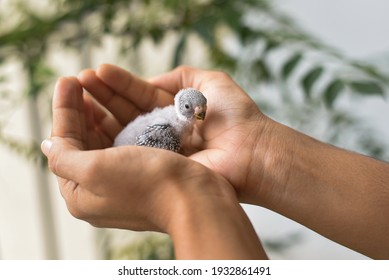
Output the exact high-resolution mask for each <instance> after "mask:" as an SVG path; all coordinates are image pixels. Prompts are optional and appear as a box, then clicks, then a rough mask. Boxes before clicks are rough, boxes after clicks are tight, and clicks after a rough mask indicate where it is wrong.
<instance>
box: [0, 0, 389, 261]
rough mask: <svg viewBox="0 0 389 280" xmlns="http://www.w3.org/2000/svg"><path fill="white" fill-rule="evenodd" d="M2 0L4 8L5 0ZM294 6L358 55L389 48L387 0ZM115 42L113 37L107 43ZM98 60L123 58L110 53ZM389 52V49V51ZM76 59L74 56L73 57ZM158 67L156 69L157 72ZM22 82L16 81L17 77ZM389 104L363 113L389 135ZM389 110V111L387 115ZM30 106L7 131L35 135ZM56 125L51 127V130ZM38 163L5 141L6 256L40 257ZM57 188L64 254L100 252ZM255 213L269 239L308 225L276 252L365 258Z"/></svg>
mask: <svg viewBox="0 0 389 280" xmlns="http://www.w3.org/2000/svg"><path fill="white" fill-rule="evenodd" d="M5 2H6V1H4V2H1V1H0V9H1V5H2V3H5ZM279 3H280V6H282V7H283V8H284V9H285V10H286V11H287V12H289V13H291V14H292V15H294V16H295V17H296V18H297V19H298V20H299V22H300V23H301V25H302V26H303V27H304V28H306V29H307V30H308V31H312V33H313V34H316V35H317V36H318V37H319V38H322V39H323V40H324V41H325V42H328V43H329V44H331V45H333V46H335V47H338V48H339V49H341V50H342V51H344V52H345V53H346V54H347V55H349V56H352V57H355V58H366V57H371V56H372V55H375V54H377V53H380V52H382V51H387V50H389V40H388V34H389V17H388V16H387V12H388V11H389V2H388V1H384V0H369V1H362V0H326V1H324V0H323V1H312V0H289V1H286V0H280V1H279ZM107 48H109V42H108V45H107ZM96 57H98V61H94V63H93V64H94V65H93V66H96V65H98V64H99V63H103V62H111V63H120V62H119V61H117V60H116V58H114V57H110V55H109V51H106V52H104V55H103V56H102V55H101V54H100V56H96ZM387 57H388V56H387ZM70 62H74V63H70ZM53 63H54V64H55V65H58V69H60V73H61V74H62V75H76V74H77V72H78V70H79V68H80V64H79V63H78V62H75V60H74V58H73V60H72V58H71V54H67V53H65V54H60V55H59V54H54V55H53ZM152 74H155V73H152ZM18 83H19V84H20V82H19V81H16V84H18ZM388 106H389V105H388V103H387V102H385V101H383V100H382V99H378V98H377V99H376V100H373V101H370V102H369V103H366V106H364V111H366V112H364V113H365V114H366V115H367V116H368V117H369V118H370V119H371V122H372V123H375V124H377V125H378V126H379V127H380V128H381V129H382V131H383V134H385V135H387V137H389V129H388V128H389V126H387V125H386V123H387V120H388V119H389V116H388V112H389V108H388ZM382 116H384V117H382ZM27 118H28V116H27V113H26V106H24V107H23V108H22V109H21V110H20V111H16V112H13V113H12V114H10V121H9V123H8V127H7V133H9V134H10V135H15V136H18V135H19V136H22V137H24V136H26V137H30V136H29V132H28V129H27V127H26V121H27ZM49 130H50V128H49V127H46V128H45V133H47V135H48V134H49ZM33 168H34V167H33V164H32V163H30V162H28V161H25V160H24V159H23V158H21V157H20V156H18V155H16V154H14V153H13V152H10V151H8V150H7V149H6V148H5V147H4V146H2V145H0V258H1V259H41V258H46V257H47V256H46V255H45V252H44V250H43V248H44V244H45V240H44V239H43V237H42V229H41V228H42V224H41V222H42V221H41V220H40V215H39V211H38V209H39V207H40V205H38V202H37V193H38V189H39V186H38V185H37V184H36V180H35V175H34V171H33V170H34V169H33ZM50 183H51V187H52V189H51V191H52V193H51V195H52V197H53V211H54V217H55V225H56V232H57V233H58V257H59V258H63V259H89V258H96V257H97V255H96V250H95V242H96V241H95V235H94V230H93V228H92V227H91V226H89V225H88V224H87V223H85V222H82V221H78V220H76V219H74V218H72V217H71V216H70V215H69V213H68V212H67V209H66V206H65V205H64V202H63V200H62V198H61V196H60V194H59V192H58V189H57V186H56V183H55V179H54V177H53V176H51V177H50ZM245 208H246V209H247V211H248V212H249V213H250V217H251V219H252V220H253V222H254V224H255V227H256V230H257V231H258V232H259V233H260V236H261V237H262V238H263V239H268V240H273V241H277V240H283V239H284V238H285V237H287V236H289V235H290V234H294V233H296V232H302V233H303V234H302V235H301V238H300V240H299V241H298V242H297V243H295V244H294V245H292V246H290V247H288V248H287V249H285V250H284V251H282V254H280V253H277V252H272V253H271V254H270V256H271V257H273V258H292V259H344V258H346V259H354V258H355V259H359V258H364V257H363V256H361V255H359V254H357V253H355V252H352V251H350V250H348V249H346V248H343V247H341V246H339V245H337V244H335V243H332V242H330V241H328V240H327V239H325V238H322V237H320V236H319V235H317V234H315V233H313V232H311V231H309V230H306V229H305V228H303V227H302V226H300V225H298V224H296V223H294V222H292V221H289V220H287V219H285V218H282V217H280V216H279V215H277V214H274V213H271V212H270V211H267V210H263V209H260V208H258V207H251V206H250V207H249V206H247V207H245Z"/></svg>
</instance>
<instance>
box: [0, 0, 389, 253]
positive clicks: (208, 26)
mask: <svg viewBox="0 0 389 280" xmlns="http://www.w3.org/2000/svg"><path fill="white" fill-rule="evenodd" d="M387 11H389V2H387V1H384V0H370V1H362V0H354V1H348V0H327V1H312V0H277V1H275V0H273V1H270V0H244V1H228V0H193V1H182V0H161V1H152V0H148V1H147V0H93V1H92V0H85V1H75V0H56V1H54V0H51V1H50V0H35V1H27V0H0V259H100V258H103V259H123V258H124V259H170V258H174V253H173V250H172V244H171V241H170V239H169V238H168V237H167V236H166V235H163V234H155V233H148V232H142V233H135V232H131V231H123V230H107V229H96V228H93V227H92V226H90V225H89V224H87V223H85V222H83V221H79V220H76V219H75V218H73V217H72V216H71V215H70V214H69V213H68V211H67V209H66V205H65V204H64V202H63V200H62V198H61V196H60V193H59V191H58V188H57V186H56V181H55V178H54V177H53V176H52V175H51V174H50V173H49V172H48V171H47V168H46V161H45V158H44V157H43V156H42V154H41V153H40V148H39V145H40V142H41V141H42V139H44V138H46V137H47V136H48V135H49V134H50V122H51V112H50V103H51V95H52V92H53V87H54V84H55V81H56V79H57V78H58V77H59V76H64V75H77V74H78V72H79V71H80V70H81V69H83V68H90V67H92V68H95V67H97V66H98V65H99V64H102V63H111V64H116V65H119V66H121V67H124V68H126V69H127V70H129V71H131V72H133V73H135V74H137V75H139V76H142V77H145V78H147V77H151V76H153V75H156V74H159V73H162V72H164V71H167V70H169V69H172V68H173V67H175V66H177V65H180V64H186V65H191V66H196V67H201V68H206V69H220V70H223V71H226V72H228V73H230V74H231V75H232V76H233V77H234V78H235V79H236V80H237V81H238V83H239V84H240V85H241V86H242V87H243V88H245V89H246V91H247V92H249V93H250V95H251V96H252V97H253V99H254V100H255V101H256V102H257V103H258V106H260V108H261V110H262V111H263V112H265V113H266V114H267V115H269V116H270V117H272V118H273V119H275V120H277V121H279V122H282V123H284V124H286V125H288V126H291V127H293V128H295V129H297V130H300V131H303V132H304V133H307V134H309V135H311V136H313V137H316V138H318V139H320V140H322V141H325V142H330V143H332V144H334V145H337V146H340V147H343V148H346V149H349V150H353V151H357V152H360V153H363V154H366V155H370V156H373V157H375V158H378V159H382V160H389V141H388V139H389V126H388V120H389V105H388V102H387V95H388V84H389V39H388V36H387V34H389V18H388V17H387ZM243 206H244V208H245V210H246V212H247V213H248V214H249V217H250V219H251V220H252V222H253V224H254V226H255V229H256V231H257V232H258V234H259V235H260V237H261V239H262V242H263V243H264V245H265V248H266V250H267V252H268V254H269V256H270V257H271V258H273V259H366V257H365V256H362V255H360V254H358V253H356V252H353V251H351V250H349V249H347V248H345V247H343V246H340V245H338V244H336V243H334V242H331V241H329V240H328V239H325V238H323V237H321V236H319V235H318V234H316V233H314V232H312V231H311V230H309V229H307V228H305V227H303V226H301V225H299V224H297V223H295V222H293V221H290V220H288V219H286V218H284V217H281V216H279V215H277V214H276V213H273V212H271V211H268V210H266V209H262V208H260V207H254V206H247V205H243ZM318 219H320V217H318Z"/></svg>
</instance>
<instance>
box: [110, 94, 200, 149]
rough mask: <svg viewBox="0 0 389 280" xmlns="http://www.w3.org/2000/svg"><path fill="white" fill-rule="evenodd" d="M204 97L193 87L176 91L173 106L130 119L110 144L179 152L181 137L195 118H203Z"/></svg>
mask: <svg viewBox="0 0 389 280" xmlns="http://www.w3.org/2000/svg"><path fill="white" fill-rule="evenodd" d="M206 111H207V99H206V98H205V97H204V95H203V94H202V93H201V92H200V91H198V90H196V89H194V88H186V89H182V90H180V91H179V92H178V93H177V94H176V96H175V98H174V105H170V106H167V107H164V108H155V109H154V110H153V111H152V112H150V113H147V114H144V115H140V116H138V117H137V118H136V119H135V120H133V121H132V122H130V123H129V124H128V125H127V126H126V127H125V128H124V129H123V130H122V131H121V132H120V133H119V134H118V135H117V136H116V138H115V141H114V144H113V146H124V145H138V146H148V147H155V148H161V149H166V150H170V151H173V152H176V153H178V152H180V150H181V142H182V141H181V140H182V137H183V136H184V134H185V133H186V132H187V131H188V130H189V129H190V128H191V126H192V125H193V124H194V122H195V120H196V119H197V120H204V118H205V114H206Z"/></svg>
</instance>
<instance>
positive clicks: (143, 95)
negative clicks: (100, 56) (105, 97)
mask: <svg viewBox="0 0 389 280" xmlns="http://www.w3.org/2000/svg"><path fill="white" fill-rule="evenodd" d="M96 75H97V77H99V78H100V79H101V80H102V81H103V82H104V83H105V84H106V85H107V86H108V87H110V88H111V89H112V90H113V91H114V93H115V94H118V95H120V96H122V97H124V98H125V99H126V100H128V101H129V102H131V103H132V104H134V105H135V106H136V107H137V108H138V109H139V110H140V111H142V112H145V111H146V112H148V111H151V110H153V109H154V108H155V107H165V106H167V105H169V104H172V103H173V95H172V94H170V93H169V92H166V91H165V90H161V89H160V88H158V87H155V86H154V85H152V84H150V83H148V82H146V81H144V80H142V79H140V78H138V77H136V76H135V75H132V74H130V73H129V72H127V71H126V70H124V69H122V68H119V67H116V66H113V65H109V64H104V65H101V66H100V67H99V68H98V69H97V70H96Z"/></svg>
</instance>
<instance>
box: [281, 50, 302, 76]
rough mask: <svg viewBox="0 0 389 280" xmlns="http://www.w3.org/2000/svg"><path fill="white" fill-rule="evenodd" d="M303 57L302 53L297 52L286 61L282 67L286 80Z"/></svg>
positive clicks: (282, 74)
mask: <svg viewBox="0 0 389 280" xmlns="http://www.w3.org/2000/svg"><path fill="white" fill-rule="evenodd" d="M302 57H303V55H302V54H301V53H295V54H294V55H292V56H291V57H290V58H289V59H288V60H287V61H286V62H285V64H284V66H283V67H282V69H281V77H282V78H283V79H284V80H286V79H287V78H288V77H289V76H290V74H292V72H293V70H294V69H295V68H296V66H297V64H298V63H299V62H300V60H301V58H302Z"/></svg>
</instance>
